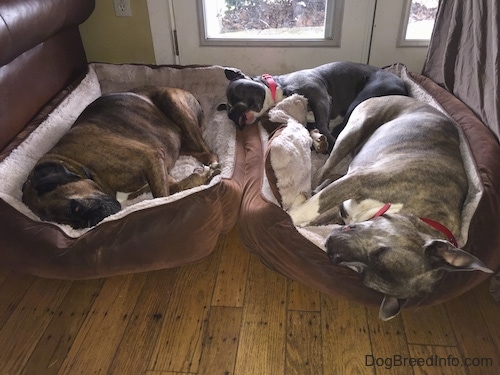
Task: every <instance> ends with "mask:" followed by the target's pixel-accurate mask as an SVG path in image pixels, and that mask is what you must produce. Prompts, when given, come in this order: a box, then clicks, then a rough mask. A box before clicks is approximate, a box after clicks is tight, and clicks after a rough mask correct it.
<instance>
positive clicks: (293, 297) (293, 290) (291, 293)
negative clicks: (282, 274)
mask: <svg viewBox="0 0 500 375" xmlns="http://www.w3.org/2000/svg"><path fill="white" fill-rule="evenodd" d="M287 300H288V309H289V310H301V311H320V307H321V303H320V293H319V292H318V291H317V290H314V289H311V288H309V287H308V286H306V285H304V284H302V283H299V282H298V281H295V280H292V279H290V280H288V285H287Z"/></svg>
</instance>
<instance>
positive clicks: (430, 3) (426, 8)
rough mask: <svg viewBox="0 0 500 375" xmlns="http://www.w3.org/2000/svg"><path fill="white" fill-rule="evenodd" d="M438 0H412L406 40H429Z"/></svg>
mask: <svg viewBox="0 0 500 375" xmlns="http://www.w3.org/2000/svg"><path fill="white" fill-rule="evenodd" d="M438 3H439V0H412V1H411V6H410V15H409V18H408V26H407V28H406V36H405V39H406V40H429V39H430V38H431V34H432V29H433V27H434V19H435V18H436V12H437V7H438Z"/></svg>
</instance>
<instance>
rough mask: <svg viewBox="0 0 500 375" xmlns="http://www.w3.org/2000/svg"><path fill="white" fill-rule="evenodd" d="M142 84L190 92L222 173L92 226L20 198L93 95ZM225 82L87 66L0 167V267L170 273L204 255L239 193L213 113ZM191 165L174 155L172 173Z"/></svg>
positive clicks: (229, 130) (80, 274)
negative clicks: (43, 212) (40, 213)
mask: <svg viewBox="0 0 500 375" xmlns="http://www.w3.org/2000/svg"><path fill="white" fill-rule="evenodd" d="M142 85H162V86H170V87H180V88H183V89H185V90H188V91H190V92H191V93H193V95H194V96H195V97H196V98H197V99H198V101H199V102H200V104H201V106H202V108H203V110H204V114H205V129H204V138H205V140H206V142H207V144H208V146H209V147H210V148H211V149H212V150H213V151H214V152H215V153H216V154H217V155H218V157H219V162H220V164H221V168H222V173H221V174H220V175H218V176H216V177H214V178H213V179H212V180H211V181H210V183H209V184H207V185H202V186H198V187H195V188H192V189H189V190H186V191H182V192H179V193H176V194H173V195H170V196H168V197H163V198H156V199H153V198H152V196H151V195H150V194H149V195H142V196H140V197H137V198H135V199H134V200H133V201H124V202H122V207H123V209H122V210H121V211H119V212H118V213H117V214H115V215H112V216H109V217H107V218H105V219H104V220H103V221H102V222H101V223H99V224H98V225H97V226H95V227H92V228H86V229H80V230H76V229H73V228H71V227H69V226H67V225H60V224H56V223H51V222H43V221H41V220H40V219H39V218H38V217H37V216H36V215H35V214H34V213H33V212H32V211H31V210H29V208H28V207H26V206H25V205H24V204H23V203H22V202H21V195H22V191H21V188H22V184H23V183H24V181H26V178H27V175H28V173H29V172H30V171H31V169H32V168H33V166H34V165H35V163H36V162H37V160H38V159H39V158H40V157H41V156H42V155H43V154H44V153H46V152H47V151H48V150H50V149H51V148H52V147H53V146H54V144H55V143H56V142H57V141H58V139H59V138H60V137H61V136H62V135H63V134H64V133H65V132H66V131H67V130H68V129H69V128H70V127H71V125H72V123H73V122H74V120H75V119H76V117H77V116H78V115H79V114H80V113H81V111H83V109H84V108H85V107H86V106H87V105H88V104H90V103H91V102H92V101H93V100H95V99H96V98H97V97H99V96H100V95H102V94H104V93H109V92H119V91H126V90H130V89H132V88H134V87H138V86H142ZM226 86H227V79H226V78H225V76H224V69H223V68H222V67H218V66H209V67H171V66H146V65H114V64H90V65H89V69H88V73H87V75H86V76H85V77H84V78H83V79H82V80H81V82H79V84H78V85H76V87H74V88H72V89H71V90H69V94H68V95H67V96H66V98H65V99H64V100H63V101H62V102H61V103H60V104H59V105H58V106H57V107H56V108H54V109H53V110H50V111H47V110H45V111H42V113H46V112H49V113H48V114H47V115H43V116H44V118H43V120H42V123H41V124H40V125H39V126H37V127H36V129H35V130H34V131H33V132H32V133H31V134H30V135H29V136H28V137H26V139H25V140H24V141H23V142H22V143H21V144H20V145H19V146H18V147H17V148H15V149H14V150H13V151H12V152H11V153H10V154H9V155H8V156H7V157H6V158H5V159H4V160H2V161H1V162H0V180H1V181H2V184H1V185H0V232H1V233H0V237H1V238H2V242H3V244H2V247H1V250H0V252H1V261H0V262H1V263H2V264H3V265H4V266H7V267H9V268H12V269H15V270H19V271H22V272H26V273H31V274H34V275H38V276H45V277H51V278H70V279H82V278H94V277H103V276H110V275H115V274H121V273H127V272H137V271H146V270H153V269H161V268H167V267H174V266H179V265H182V264H187V263H191V262H194V261H198V260H200V259H202V258H204V257H205V256H207V255H209V254H210V253H211V252H212V250H213V249H214V247H215V244H216V242H217V239H218V236H219V235H220V234H221V233H225V232H227V231H229V230H230V229H231V228H232V227H233V226H234V225H235V223H236V220H237V217H238V210H239V205H240V201H241V196H242V183H243V170H242V167H241V166H240V164H241V163H242V161H243V156H242V155H243V151H242V145H241V142H240V141H239V140H238V139H237V133H236V130H235V127H234V125H233V124H232V123H231V121H230V120H229V119H228V118H227V115H226V114H225V113H224V112H218V111H217V110H216V108H217V106H218V105H219V104H221V103H222V102H224V101H225V89H226ZM39 121H40V120H39ZM197 166H199V164H198V162H197V161H196V160H195V159H194V158H192V157H188V156H181V157H180V158H179V160H178V161H177V163H176V165H175V168H174V170H173V171H172V174H173V175H174V177H177V178H182V177H185V176H187V175H189V174H190V173H191V172H192V171H193V169H194V168H196V167H197Z"/></svg>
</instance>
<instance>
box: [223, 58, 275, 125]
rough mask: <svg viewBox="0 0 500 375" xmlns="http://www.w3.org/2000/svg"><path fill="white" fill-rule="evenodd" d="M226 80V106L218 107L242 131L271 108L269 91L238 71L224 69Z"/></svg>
mask: <svg viewBox="0 0 500 375" xmlns="http://www.w3.org/2000/svg"><path fill="white" fill-rule="evenodd" d="M225 74H226V78H227V79H228V80H230V81H231V82H229V85H228V86H227V90H226V97H227V104H222V105H220V106H219V107H218V109H219V110H227V115H228V117H229V118H230V119H231V120H232V121H233V122H234V124H235V125H236V126H237V127H238V129H240V130H241V129H243V128H244V127H245V125H247V124H253V123H254V122H255V121H257V120H258V119H259V117H260V116H262V115H263V114H264V113H265V112H266V111H267V110H268V109H269V108H270V106H271V104H269V103H267V102H269V93H268V91H269V90H266V85H264V84H263V83H262V82H258V81H257V80H254V79H252V78H250V77H248V76H247V75H245V74H243V72H241V71H240V70H238V69H229V68H226V69H225Z"/></svg>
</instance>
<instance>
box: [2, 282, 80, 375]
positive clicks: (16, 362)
mask: <svg viewBox="0 0 500 375" xmlns="http://www.w3.org/2000/svg"><path fill="white" fill-rule="evenodd" d="M70 286H71V282H68V281H61V280H47V279H41V278H36V279H35V281H34V282H33V284H32V285H31V286H30V288H29V289H28V290H27V291H26V294H25V295H24V297H23V298H22V300H21V301H20V302H19V305H18V306H17V307H16V309H15V310H14V311H13V312H12V314H11V316H10V317H9V318H8V319H7V321H6V322H5V324H4V325H3V327H2V329H1V330H0V348H2V350H0V374H18V373H20V372H21V370H22V368H23V367H24V366H25V364H26V362H27V361H28V359H29V357H30V355H31V353H32V352H33V350H34V348H35V347H36V345H37V343H38V341H39V340H40V338H41V337H42V335H43V332H44V330H45V328H46V327H47V326H48V324H49V323H50V320H51V319H52V317H53V316H54V313H55V311H56V310H57V308H58V307H59V305H60V304H61V301H62V300H63V299H64V296H65V295H66V293H67V292H68V290H69V288H70Z"/></svg>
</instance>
